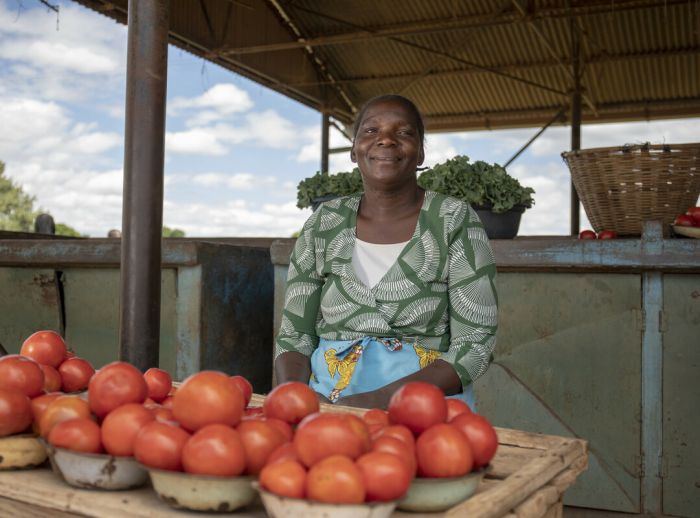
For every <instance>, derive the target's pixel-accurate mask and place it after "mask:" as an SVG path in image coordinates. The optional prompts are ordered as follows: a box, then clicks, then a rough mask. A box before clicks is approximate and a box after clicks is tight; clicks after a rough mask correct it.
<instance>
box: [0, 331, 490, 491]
mask: <svg viewBox="0 0 700 518" xmlns="http://www.w3.org/2000/svg"><path fill="white" fill-rule="evenodd" d="M40 333H42V334H40ZM40 333H35V334H34V335H32V337H30V338H29V339H28V340H27V342H25V345H26V346H27V347H25V346H23V347H22V354H20V355H10V356H6V357H3V358H0V437H1V436H5V435H11V434H17V433H22V432H25V431H27V430H29V429H30V427H31V429H33V431H34V432H36V433H38V434H40V435H41V436H42V437H44V438H45V439H46V440H47V441H48V442H49V443H51V444H53V445H54V446H56V447H60V448H67V449H70V450H74V451H79V452H87V453H108V454H110V455H114V456H133V457H135V458H136V460H137V461H139V462H140V463H141V464H143V465H145V466H148V467H151V468H156V469H163V470H172V471H183V472H185V473H191V474H202V475H215V476H222V477H236V476H241V475H250V476H254V477H257V478H258V479H259V482H260V485H261V486H262V488H264V489H266V490H268V491H270V492H273V493H275V494H277V495H281V496H286V497H294V498H306V499H309V500H314V501H320V502H326V503H363V502H373V501H390V500H396V499H398V498H401V497H402V496H403V495H404V494H405V493H406V492H407V490H408V488H409V486H410V484H411V481H412V480H413V479H414V477H416V476H418V477H459V476H463V475H466V474H468V473H469V472H471V471H472V470H475V469H479V468H481V467H483V466H485V465H487V464H488V463H489V462H490V460H491V459H492V457H493V456H494V454H495V452H496V447H497V437H496V432H495V430H494V428H493V427H492V426H491V424H490V423H489V422H488V421H487V420H486V419H485V418H484V417H482V416H479V415H477V414H474V413H472V412H471V411H470V409H469V407H468V406H467V405H466V403H464V402H462V401H460V400H456V399H448V398H445V397H444V395H443V393H442V392H441V391H440V389H438V388H437V387H435V386H434V385H431V384H428V383H422V382H413V383H408V384H406V385H404V386H403V387H401V388H400V389H399V390H398V391H397V392H396V393H395V394H394V396H393V397H392V399H391V401H390V404H389V407H388V410H387V411H385V410H380V409H372V410H368V411H366V412H364V414H363V415H362V416H361V417H360V415H359V414H356V413H349V412H340V411H331V412H323V413H322V412H320V411H319V410H320V408H319V407H320V405H319V401H318V397H317V395H316V393H315V392H314V391H313V390H312V389H311V388H310V387H309V386H308V385H306V384H304V383H298V382H289V383H283V384H281V385H279V386H277V387H275V388H274V389H273V390H272V391H271V392H270V394H269V395H268V396H267V397H266V399H265V401H264V404H263V406H262V407H251V406H249V404H250V401H251V398H252V394H253V387H252V386H251V384H250V383H249V382H248V381H247V380H246V379H245V378H243V377H242V376H229V375H227V374H224V373H221V372H216V371H202V372H198V373H196V374H193V375H191V376H190V377H188V378H187V379H186V380H185V381H184V382H183V383H182V384H181V385H180V386H179V387H178V388H176V387H174V386H173V385H172V380H171V378H170V375H169V374H168V373H167V372H165V371H163V370H160V369H156V368H153V369H149V370H148V371H147V372H146V373H145V374H142V373H141V372H140V371H139V370H138V369H137V368H136V367H134V366H133V365H130V364H128V363H126V362H113V363H110V364H108V365H106V366H104V367H102V368H101V369H99V370H98V371H97V372H94V371H92V372H91V373H90V375H86V376H85V378H86V379H85V380H82V381H81V382H80V383H77V382H76V383H72V382H71V381H70V380H71V379H74V378H65V379H64V378H62V379H61V387H62V388H64V390H65V389H66V388H69V389H75V388H76V387H82V388H83V389H84V388H87V393H86V394H85V393H83V394H80V395H76V394H66V393H64V392H59V391H57V390H55V388H56V385H55V384H54V385H51V386H47V384H46V380H47V378H48V376H46V375H45V371H44V369H43V366H48V367H51V368H53V369H54V370H57V372H58V373H59V375H63V371H64V370H65V369H64V370H62V369H61V367H62V366H63V365H65V364H66V363H67V362H71V361H72V360H75V359H76V358H74V357H72V356H70V353H68V352H67V350H66V346H65V343H64V342H63V340H62V339H61V338H60V336H59V335H57V334H56V333H52V332H46V331H42V332H40ZM27 344H29V345H27ZM49 372H51V371H49ZM68 372H70V370H68ZM86 372H87V371H86ZM66 380H69V381H68V382H67V381H66ZM78 390H80V389H78ZM85 396H86V397H85Z"/></svg>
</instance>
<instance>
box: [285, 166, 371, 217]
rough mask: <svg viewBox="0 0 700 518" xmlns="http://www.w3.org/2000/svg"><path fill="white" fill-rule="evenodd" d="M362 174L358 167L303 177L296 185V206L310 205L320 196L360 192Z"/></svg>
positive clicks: (362, 188) (302, 207)
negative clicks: (346, 170) (344, 171)
mask: <svg viewBox="0 0 700 518" xmlns="http://www.w3.org/2000/svg"><path fill="white" fill-rule="evenodd" d="M363 190H364V187H363V186H362V176H361V175H360V170H359V169H358V168H355V169H353V170H352V171H350V172H346V173H335V174H328V173H322V172H320V171H319V172H317V173H316V174H315V175H313V176H310V177H308V178H304V179H303V180H302V181H301V182H299V185H298V187H297V207H299V208H300V209H304V208H306V207H311V203H312V201H313V200H314V199H316V198H320V197H322V196H329V195H331V196H346V195H348V194H354V193H356V192H362V191H363Z"/></svg>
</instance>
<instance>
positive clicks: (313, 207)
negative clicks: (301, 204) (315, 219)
mask: <svg viewBox="0 0 700 518" xmlns="http://www.w3.org/2000/svg"><path fill="white" fill-rule="evenodd" d="M335 198H338V195H337V194H326V195H324V196H317V197H316V198H314V199H313V200H311V210H313V211H314V212H316V209H318V207H319V205H321V204H322V203H323V202H324V201H329V200H333V199H335Z"/></svg>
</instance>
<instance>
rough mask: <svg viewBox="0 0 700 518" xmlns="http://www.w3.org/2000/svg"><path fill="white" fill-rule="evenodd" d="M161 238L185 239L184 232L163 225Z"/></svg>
mask: <svg viewBox="0 0 700 518" xmlns="http://www.w3.org/2000/svg"><path fill="white" fill-rule="evenodd" d="M163 237H185V231H184V230H181V229H179V228H170V227H166V226H165V225H163Z"/></svg>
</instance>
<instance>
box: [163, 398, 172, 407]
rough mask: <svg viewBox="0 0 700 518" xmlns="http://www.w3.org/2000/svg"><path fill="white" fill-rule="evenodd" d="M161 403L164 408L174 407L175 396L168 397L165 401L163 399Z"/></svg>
mask: <svg viewBox="0 0 700 518" xmlns="http://www.w3.org/2000/svg"><path fill="white" fill-rule="evenodd" d="M160 404H161V406H163V407H164V408H172V407H173V396H168V397H166V398H165V399H164V400H163V401H161V403H160Z"/></svg>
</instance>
